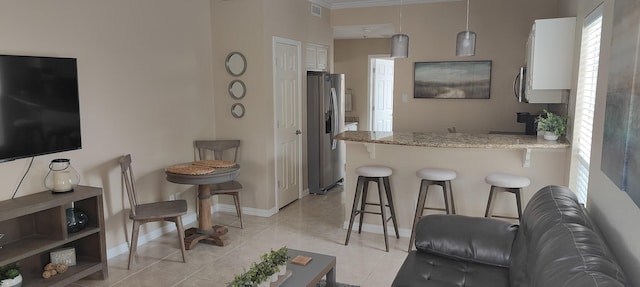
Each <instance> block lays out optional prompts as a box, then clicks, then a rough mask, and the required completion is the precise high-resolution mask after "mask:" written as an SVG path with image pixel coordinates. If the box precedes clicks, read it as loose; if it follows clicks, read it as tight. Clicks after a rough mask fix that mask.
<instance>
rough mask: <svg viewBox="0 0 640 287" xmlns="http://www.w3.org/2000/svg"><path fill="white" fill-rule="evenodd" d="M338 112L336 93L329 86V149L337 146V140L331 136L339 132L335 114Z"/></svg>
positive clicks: (334, 89)
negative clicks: (330, 126)
mask: <svg viewBox="0 0 640 287" xmlns="http://www.w3.org/2000/svg"><path fill="white" fill-rule="evenodd" d="M337 113H338V98H337V93H336V88H331V115H332V117H331V124H332V129H331V149H332V150H335V149H336V148H337V146H338V141H337V140H335V139H333V136H335V133H336V132H340V131H339V130H338V129H339V128H340V124H339V123H338V118H340V117H338V116H336V115H337Z"/></svg>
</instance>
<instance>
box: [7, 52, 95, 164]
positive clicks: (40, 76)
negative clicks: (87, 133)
mask: <svg viewBox="0 0 640 287" xmlns="http://www.w3.org/2000/svg"><path fill="white" fill-rule="evenodd" d="M81 146H82V141H81V136H80V104H79V100H78V68H77V61H76V59H74V58H57V57H39V56H11V55H0V162H2V161H9V160H14V159H18V158H25V157H32V156H37V155H43V154H49V153H55V152H62V151H68V150H74V149H80V148H81Z"/></svg>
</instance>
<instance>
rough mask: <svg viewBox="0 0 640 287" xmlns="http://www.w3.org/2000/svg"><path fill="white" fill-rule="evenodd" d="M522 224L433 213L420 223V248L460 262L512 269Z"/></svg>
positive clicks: (418, 240)
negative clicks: (511, 265) (519, 226)
mask: <svg viewBox="0 0 640 287" xmlns="http://www.w3.org/2000/svg"><path fill="white" fill-rule="evenodd" d="M517 231H518V225H516V224H511V223H509V222H505V221H502V220H497V219H490V218H478V217H468V216H462V215H444V214H432V215H427V216H425V217H423V218H422V219H420V221H418V223H417V224H416V249H418V250H420V251H424V252H429V253H433V254H438V255H446V256H449V257H454V258H457V259H460V260H467V261H471V262H477V263H483V264H489V265H493V266H499V267H509V256H510V254H511V245H512V244H513V240H514V238H515V235H516V233H517Z"/></svg>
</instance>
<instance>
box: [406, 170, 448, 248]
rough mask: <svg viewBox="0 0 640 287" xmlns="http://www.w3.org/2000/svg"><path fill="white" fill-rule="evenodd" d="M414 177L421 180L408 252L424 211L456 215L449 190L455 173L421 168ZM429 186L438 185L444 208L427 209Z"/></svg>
mask: <svg viewBox="0 0 640 287" xmlns="http://www.w3.org/2000/svg"><path fill="white" fill-rule="evenodd" d="M416 176H417V177H419V178H421V179H422V180H421V181H420V190H419V191H418V204H417V205H416V214H415V216H414V217H413V225H412V228H411V237H410V238H409V251H411V249H412V246H413V241H414V240H415V238H416V224H417V223H418V220H419V219H420V217H422V215H423V214H424V210H425V209H430V210H439V211H445V212H446V213H447V214H456V205H455V203H454V201H453V191H452V188H451V180H453V179H455V178H456V176H457V173H456V172H455V171H453V170H450V169H443V168H423V169H421V170H418V171H417V172H416ZM430 185H439V186H441V187H442V196H443V197H444V208H436V207H427V206H426V200H427V193H428V191H429V186H430ZM449 198H451V209H449Z"/></svg>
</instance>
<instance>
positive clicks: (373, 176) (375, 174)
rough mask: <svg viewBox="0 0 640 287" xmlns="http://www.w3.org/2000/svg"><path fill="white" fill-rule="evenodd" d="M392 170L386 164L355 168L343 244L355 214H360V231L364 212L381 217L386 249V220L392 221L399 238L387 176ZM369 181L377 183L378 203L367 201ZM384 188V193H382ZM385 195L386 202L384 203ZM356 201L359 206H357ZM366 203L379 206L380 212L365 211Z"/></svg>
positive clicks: (387, 244)
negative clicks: (348, 216) (354, 190)
mask: <svg viewBox="0 0 640 287" xmlns="http://www.w3.org/2000/svg"><path fill="white" fill-rule="evenodd" d="M392 173H393V172H392V171H391V168H388V167H386V166H372V165H365V166H361V167H358V168H357V169H356V174H357V175H358V183H357V185H356V193H355V196H354V197H353V207H352V208H351V218H350V219H349V229H348V230H347V240H346V241H345V242H344V245H349V237H350V236H351V229H352V228H353V220H354V219H355V217H356V215H358V214H359V215H360V225H359V226H358V233H361V232H362V218H363V215H364V214H365V213H370V214H379V215H380V216H381V217H382V231H383V232H384V245H385V248H386V251H387V252H389V240H388V238H387V222H389V220H392V221H393V227H394V228H395V232H396V237H397V238H400V234H399V233H398V223H397V222H396V211H395V209H394V208H393V197H392V196H391V186H390V184H389V176H391V174H392ZM369 182H375V183H376V184H377V185H378V198H379V199H380V201H379V203H371V202H367V192H368V191H369ZM383 190H384V194H383ZM385 197H386V201H387V203H386V204H385V203H384V200H385ZM358 203H360V206H359V207H358ZM367 205H376V206H380V212H374V211H367V210H366V206H367ZM385 207H388V208H389V211H390V212H391V216H390V217H389V218H387V214H386V211H385Z"/></svg>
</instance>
